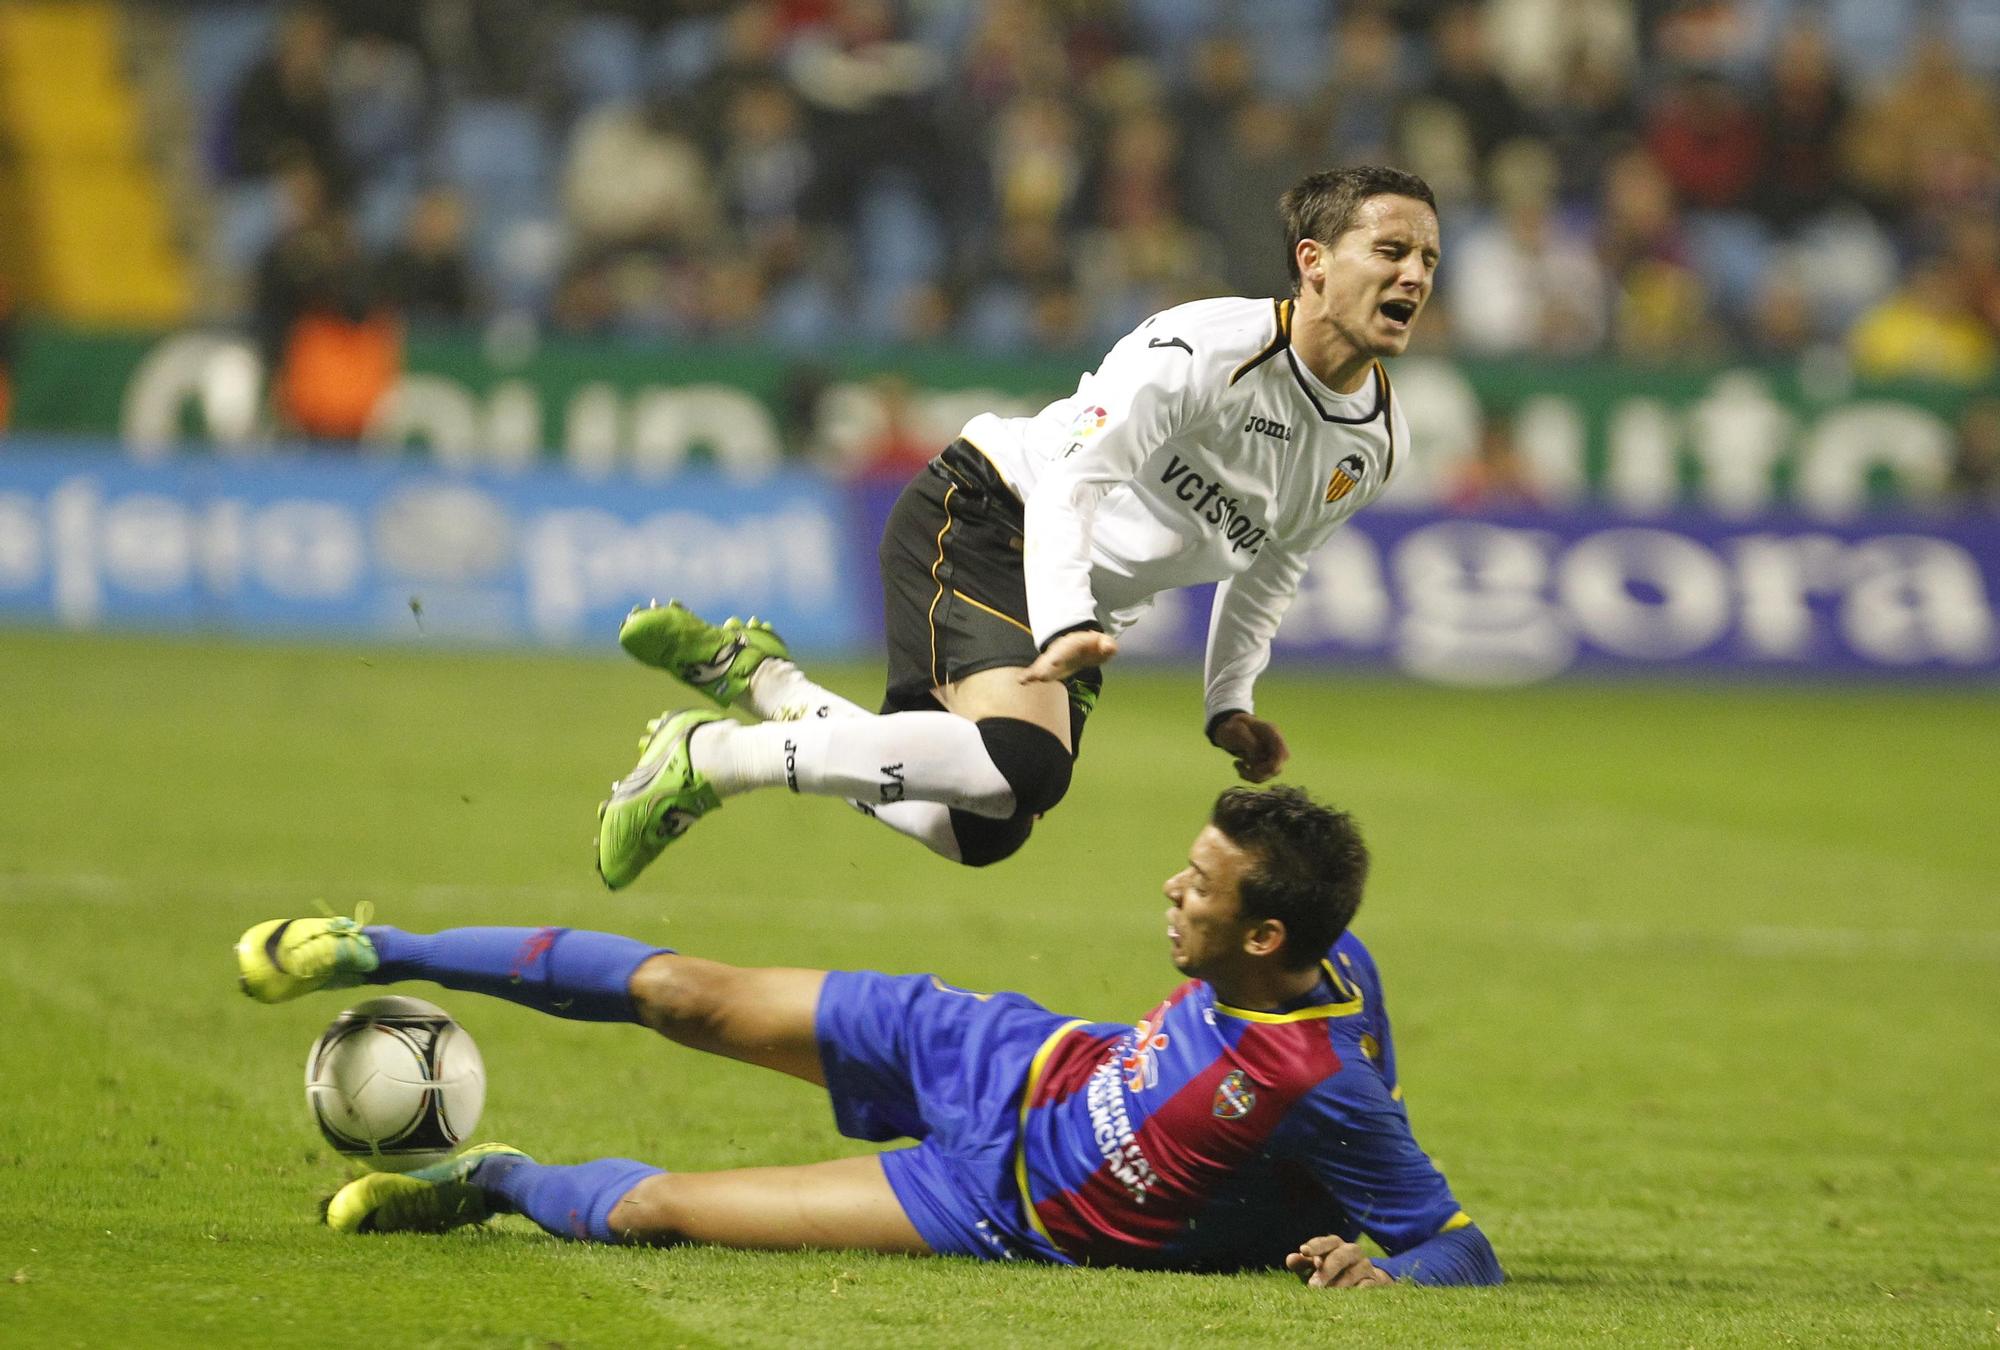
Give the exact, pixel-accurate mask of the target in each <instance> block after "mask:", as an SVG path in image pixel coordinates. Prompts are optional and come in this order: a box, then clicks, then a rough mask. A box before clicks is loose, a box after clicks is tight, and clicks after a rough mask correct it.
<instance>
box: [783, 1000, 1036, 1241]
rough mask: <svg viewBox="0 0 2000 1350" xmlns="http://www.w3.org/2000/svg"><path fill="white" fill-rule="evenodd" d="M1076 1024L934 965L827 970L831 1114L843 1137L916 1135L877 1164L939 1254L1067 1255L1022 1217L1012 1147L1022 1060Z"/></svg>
mask: <svg viewBox="0 0 2000 1350" xmlns="http://www.w3.org/2000/svg"><path fill="white" fill-rule="evenodd" d="M1070 1020H1071V1019H1070V1018H1067V1017H1062V1016H1059V1015H1057V1014H1055V1013H1052V1012H1050V1011H1049V1010H1048V1009H1046V1008H1044V1007H1042V1006H1041V1005H1040V1004H1038V1003H1036V1002H1035V1001H1034V1000H1033V999H1031V998H1028V997H1026V996H1025V995H1022V994H974V993H968V992H966V991H965V990H963V989H955V988H953V987H952V986H950V985H948V984H945V983H944V982H943V981H942V980H939V979H938V978H937V977H936V976H934V975H881V974H877V973H876V972H874V971H833V972H830V973H829V974H828V975H827V978H826V984H825V986H824V987H823V988H822V990H821V993H820V998H819V1010H818V1014H817V1017H816V1021H815V1032H816V1034H817V1035H818V1037H819V1052H820V1063H821V1066H822V1067H823V1068H824V1069H825V1071H826V1087H827V1092H828V1093H829V1094H830V1095H831V1096H832V1098H833V1118H834V1122H835V1124H837V1125H838V1126H839V1128H840V1132H841V1133H842V1134H844V1135H846V1136H847V1137H848V1138H850V1139H868V1140H874V1141H878V1142H879V1141H886V1140H890V1139H915V1140H919V1141H920V1142H919V1143H918V1144H917V1145H916V1146H915V1147H914V1148H902V1149H894V1150H891V1151H888V1152H885V1153H883V1154H882V1155H881V1156H882V1170H883V1171H884V1172H885V1173H887V1175H888V1178H889V1185H890V1186H891V1187H892V1188H893V1189H894V1190H895V1192H896V1198H897V1200H898V1201H900V1202H901V1203H902V1206H903V1211H904V1213H906V1214H907V1215H909V1218H910V1222H911V1224H913V1225H914V1226H915V1227H916V1230H917V1232H918V1233H920V1234H922V1235H923V1239H924V1241H925V1242H927V1243H929V1244H930V1246H931V1249H932V1250H933V1251H936V1252H940V1253H943V1254H946V1255H952V1256H974V1257H980V1258H983V1259H985V1260H993V1261H1005V1260H1024V1259H1025V1260H1041V1261H1062V1262H1066V1261H1067V1258H1065V1257H1063V1256H1062V1255H1061V1254H1060V1253H1058V1252H1057V1251H1056V1250H1055V1249H1054V1248H1052V1247H1051V1246H1050V1245H1049V1244H1048V1243H1047V1241H1045V1240H1044V1239H1043V1238H1042V1237H1041V1236H1040V1235H1039V1234H1037V1233H1036V1232H1035V1231H1034V1230H1033V1228H1032V1227H1030V1226H1029V1224H1028V1220H1027V1216H1026V1214H1025V1212H1024V1211H1023V1208H1022V1204H1021V1193H1020V1189H1019V1187H1018V1186H1017V1185H1016V1184H1015V1181H1014V1148H1015V1141H1016V1140H1017V1138H1018V1137H1019V1133H1020V1124H1019V1120H1020V1110H1021V1090H1022V1085H1023V1084H1025V1083H1026V1082H1027V1079H1028V1066H1029V1064H1030V1062H1031V1061H1032V1060H1033V1059H1034V1055H1035V1051H1036V1050H1038V1049H1040V1048H1041V1045H1042V1042H1044V1041H1045V1040H1047V1039H1048V1037H1049V1036H1050V1035H1051V1034H1052V1033H1053V1032H1054V1031H1055V1030H1056V1028H1058V1027H1060V1026H1062V1025H1063V1024H1064V1023H1065V1022H1068V1021H1070Z"/></svg>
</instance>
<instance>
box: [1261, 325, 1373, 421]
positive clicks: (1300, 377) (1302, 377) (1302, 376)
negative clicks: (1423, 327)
mask: <svg viewBox="0 0 2000 1350" xmlns="http://www.w3.org/2000/svg"><path fill="white" fill-rule="evenodd" d="M1285 359H1286V360H1287V361H1290V362H1291V363H1292V378H1293V379H1295V380H1297V381H1298V382H1299V389H1300V391H1301V392H1302V393H1304V394H1305V396H1306V402H1308V403H1310V404H1312V405H1313V411H1315V412H1317V413H1318V414H1319V420H1320V421H1322V422H1342V423H1345V424H1346V425H1348V426H1350V427H1358V426H1360V425H1361V424H1362V423H1363V422H1372V421H1374V420H1375V419H1376V418H1378V417H1380V416H1381V415H1382V414H1383V413H1385V412H1387V411H1388V410H1389V376H1388V373H1387V372H1386V371H1384V370H1383V369H1382V363H1381V362H1380V361H1377V362H1376V363H1375V364H1374V366H1373V367H1372V369H1373V370H1374V372H1375V407H1374V410H1373V411H1371V412H1370V413H1369V414H1368V415H1367V416H1366V417H1342V416H1340V415H1338V414H1337V413H1330V412H1328V411H1327V410H1326V405H1325V404H1323V403H1321V402H1320V401H1319V396H1318V395H1317V394H1315V393H1313V391H1312V386H1311V385H1310V384H1307V383H1306V373H1305V372H1304V371H1303V370H1300V369H1299V358H1298V357H1297V356H1294V355H1293V354H1292V349H1291V347H1290V346H1289V345H1288V346H1286V348H1285Z"/></svg>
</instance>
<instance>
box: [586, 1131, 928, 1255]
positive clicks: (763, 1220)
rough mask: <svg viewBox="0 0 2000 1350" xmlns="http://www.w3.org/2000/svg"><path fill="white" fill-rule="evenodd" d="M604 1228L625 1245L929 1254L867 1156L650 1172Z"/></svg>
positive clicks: (886, 1181) (879, 1166) (878, 1164)
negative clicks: (797, 1164) (690, 1244)
mask: <svg viewBox="0 0 2000 1350" xmlns="http://www.w3.org/2000/svg"><path fill="white" fill-rule="evenodd" d="M610 1227H611V1231H612V1232H613V1233H614V1234H615V1235H616V1236H617V1237H618V1239H619V1240H620V1241H623V1242H634V1243H656V1244H669V1243H679V1242H708V1243H714V1244H716V1245H718V1246H723V1247H747V1248H754V1249H759V1250H770V1251H788V1250H796V1249H798V1248H800V1247H813V1248H819V1249H827V1250H848V1251H853V1250H862V1251H875V1252H888V1253H891V1254H898V1255H911V1256H920V1255H924V1254H926V1253H928V1252H929V1251H930V1250H931V1248H930V1246H929V1244H927V1243H926V1242H925V1241H924V1240H923V1237H922V1236H921V1235H920V1234H919V1233H918V1232H917V1230H916V1228H915V1227H913V1226H912V1225H911V1223H910V1220H909V1217H908V1216H907V1215H905V1214H904V1213H903V1206H902V1204H901V1203H900V1202H899V1201H898V1200H897V1199H896V1193H895V1191H894V1190H893V1189H892V1188H891V1187H890V1185H889V1179H888V1177H886V1176H884V1175H883V1172H882V1164H881V1162H880V1161H879V1160H878V1159H877V1158H876V1157H875V1156H873V1155H869V1156H866V1157H860V1158H837V1159H834V1160H833V1161H831V1162H821V1163H808V1164H806V1165H804V1166H800V1167H747V1168H739V1169H736V1170H733V1171H728V1172H662V1173H658V1174H656V1175H654V1176H650V1177H647V1178H646V1179H645V1180H644V1181H641V1182H640V1183H639V1184H638V1185H637V1186H634V1187H633V1188H632V1189H631V1190H630V1191H628V1192H626V1194H625V1196H624V1198H623V1199H621V1200H620V1201H619V1202H618V1204H617V1205H616V1206H615V1207H614V1208H613V1209H612V1211H611V1217H610Z"/></svg>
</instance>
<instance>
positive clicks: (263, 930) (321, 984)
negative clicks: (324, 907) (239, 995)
mask: <svg viewBox="0 0 2000 1350" xmlns="http://www.w3.org/2000/svg"><path fill="white" fill-rule="evenodd" d="M372 917H373V913H372V907H371V906H369V905H367V904H365V903H364V904H362V905H360V906H357V907H356V913H355V916H354V917H353V918H351V919H349V918H344V917H341V916H339V915H333V916H329V917H327V918H322V919H267V920H265V921H264V922H263V923H260V924H257V925H256V926H255V927H253V928H251V929H249V930H247V931H246V932H245V933H244V934H243V936H242V937H240V938H238V939H236V982H237V984H239V985H240V986H241V987H242V989H243V992H244V993H246V994H248V995H249V996H250V997H251V998H254V999H256V1000H257V1001H258V1002H259V1003H283V1002H284V1001H285V1000H287V999H293V998H297V997H299V995H301V994H310V993H312V992H313V991H314V990H316V989H351V988H353V987H354V986H355V985H357V984H361V983H363V982H364V981H365V980H366V978H367V976H368V974H369V972H371V971H373V970H374V969H375V967H377V966H379V965H381V964H382V959H381V957H379V956H377V955H376V953H375V944H374V943H373V942H370V941H369V940H368V935H367V934H366V933H364V932H362V931H361V930H362V928H363V926H364V925H366V924H367V922H368V920H369V919H370V918H372Z"/></svg>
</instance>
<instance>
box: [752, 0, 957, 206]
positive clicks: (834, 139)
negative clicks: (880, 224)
mask: <svg viewBox="0 0 2000 1350" xmlns="http://www.w3.org/2000/svg"><path fill="white" fill-rule="evenodd" d="M829 8H830V9H831V14H830V16H829V19H828V21H827V22H826V23H825V24H823V25H821V26H819V27H817V28H814V29H811V30H808V31H807V32H806V33H805V34H803V35H802V36H801V37H800V38H799V39H798V40H797V41H796V42H795V43H794V44H793V46H792V52H791V57H790V60H789V61H788V63H787V74H788V76H789V78H790V81H791V84H792V89H793V91H794V92H795V93H796V94H797V95H798V96H799V98H800V100H801V101H802V102H803V104H804V105H805V108H806V110H807V114H808V117H809V120H810V124H811V128H812V134H813V138H814V142H815V145H816V147H817V161H818V163H819V165H820V168H821V170H822V172H821V175H820V178H819V180H818V182H817V184H816V185H815V192H814V198H815V201H816V204H817V208H818V212H819V214H820V215H821V217H822V218H823V219H825V220H826V221H828V222H829V223H831V224H833V225H834V226H836V227H838V228H840V229H842V230H846V231H851V230H854V229H856V228H857V227H858V226H859V224H860V213H861V210H862V204H863V202H864V201H865V200H866V198H867V196H868V193H869V191H870V190H871V189H873V188H876V187H878V186H880V179H881V175H882V174H884V173H885V172H897V173H900V174H901V175H903V176H904V177H905V178H906V179H907V181H908V182H909V183H911V184H912V185H914V186H915V188H916V189H917V191H918V193H919V194H920V195H921V197H922V198H923V200H924V201H925V202H926V203H927V205H928V208H929V210H930V212H931V214H932V216H933V217H934V223H935V224H937V225H938V226H939V227H941V228H942V227H944V226H946V225H947V224H948V223H949V222H950V219H951V211H950V200H949V199H950V197H951V195H952V189H953V187H954V186H955V177H954V175H955V172H956V168H955V166H954V165H953V164H952V163H951V162H950V156H948V155H947V154H946V153H945V152H944V147H943V144H942V142H941V140H940V138H939V135H938V125H939V124H938V111H937V109H938V102H937V94H938V88H939V85H940V83H941V82H942V80H943V78H944V73H945V68H944V65H943V63H942V62H940V61H938V60H937V59H936V58H935V57H934V56H933V55H932V54H931V53H930V52H929V51H927V50H926V49H925V48H924V47H922V46H921V45H919V44H918V43H916V42H914V41H911V40H910V38H909V36H908V34H907V33H906V32H905V31H904V29H903V28H902V26H901V25H900V24H899V22H898V20H897V14H896V11H895V8H894V7H893V6H892V5H891V4H890V3H889V0H829Z"/></svg>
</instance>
